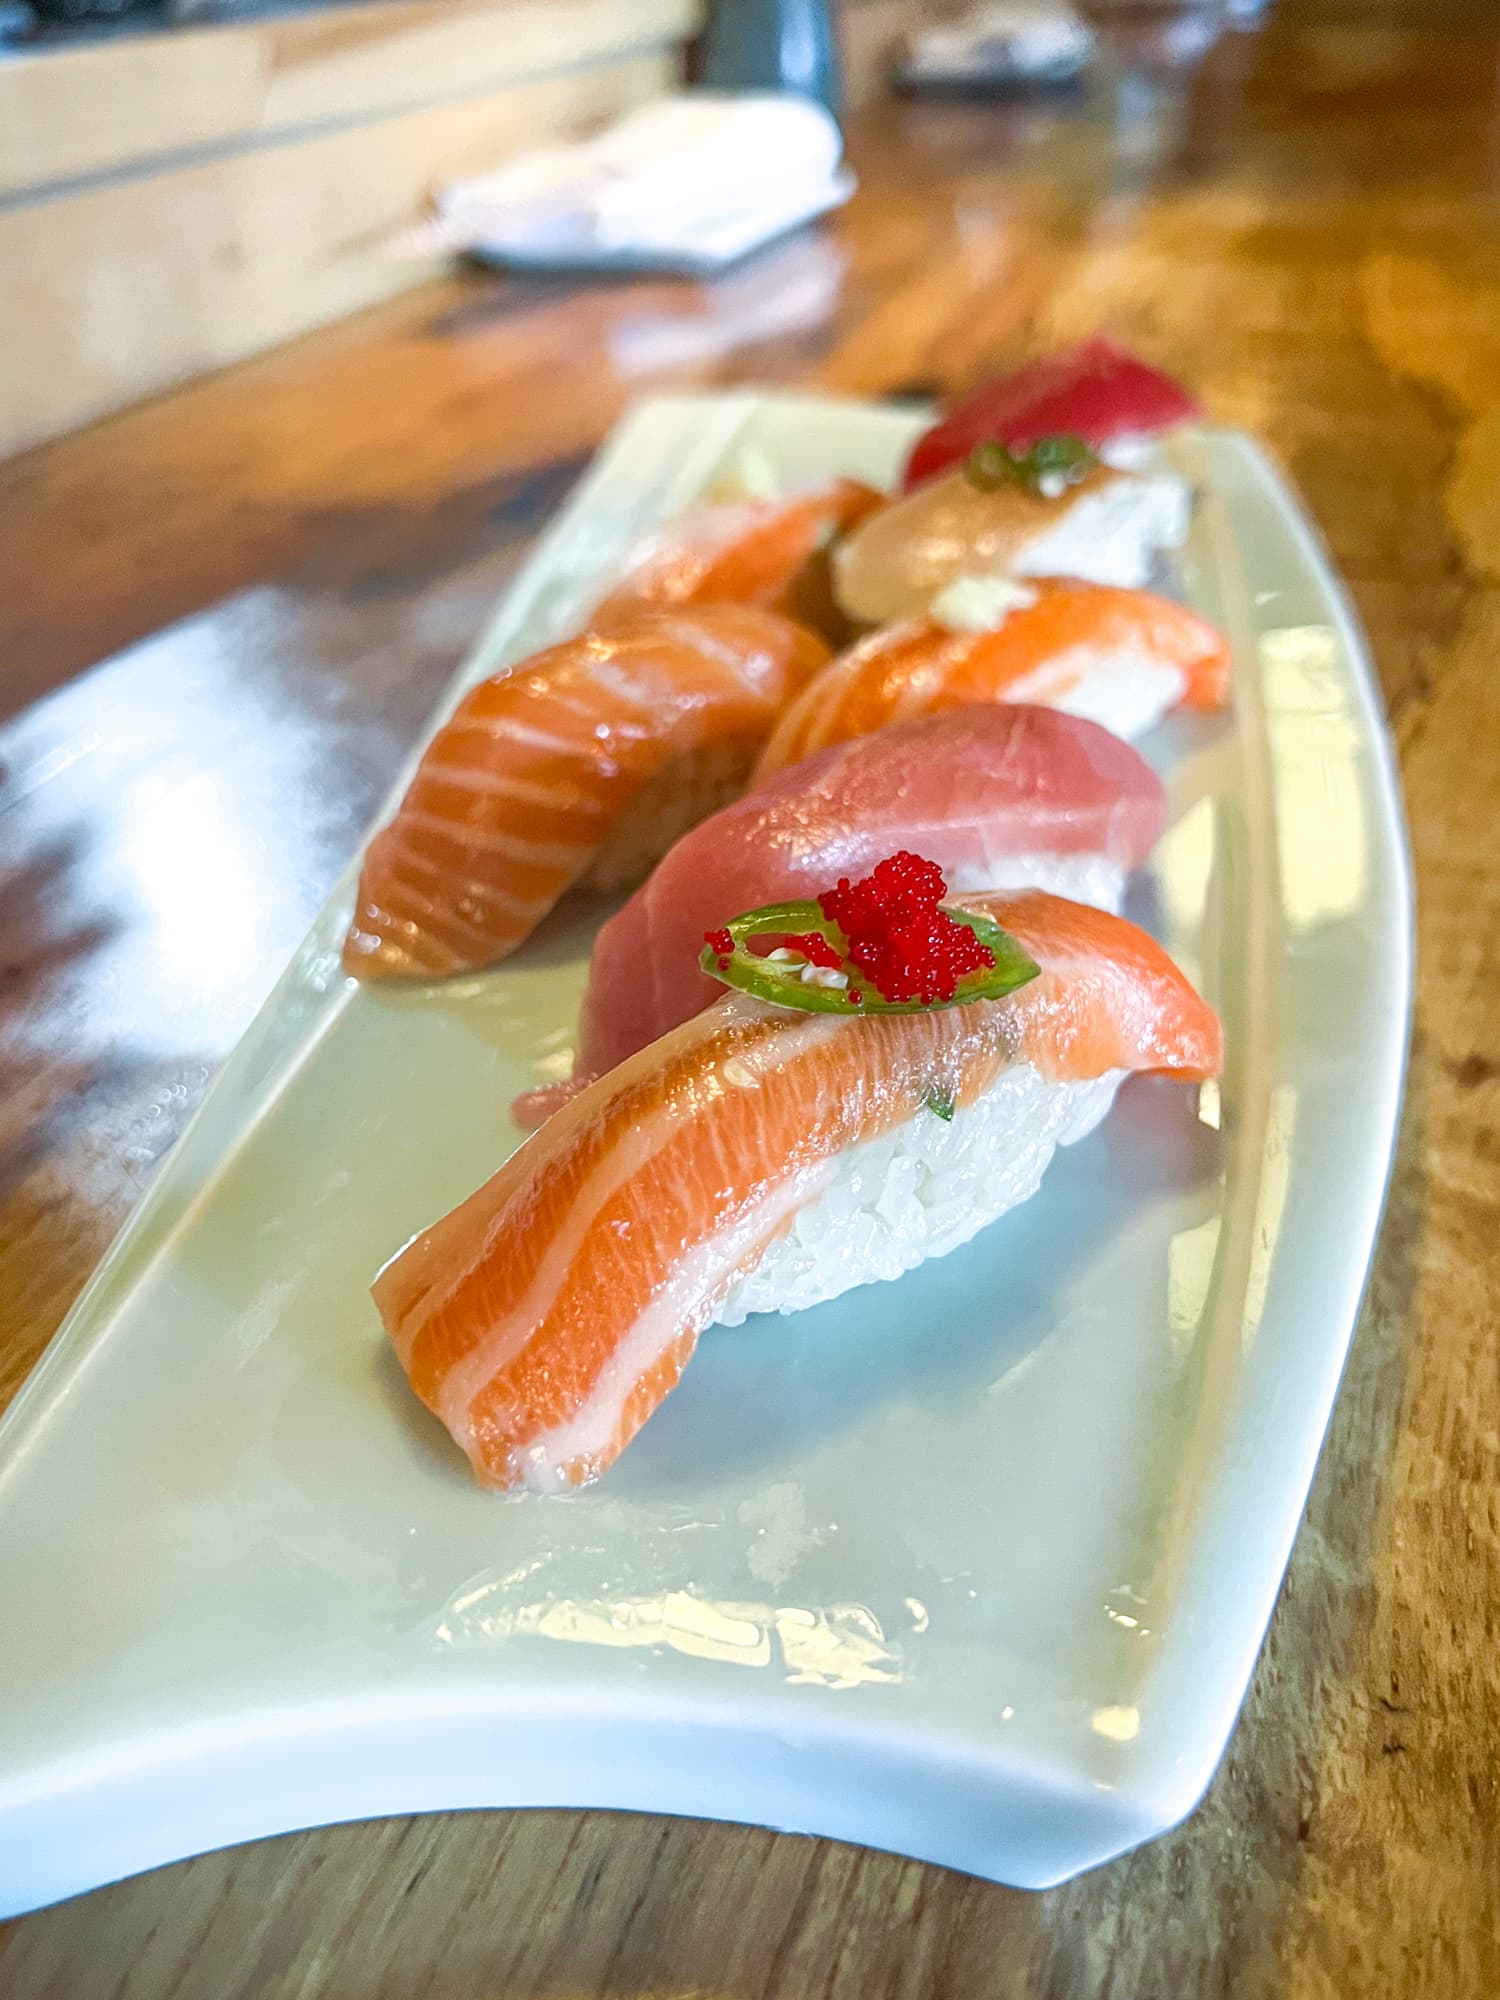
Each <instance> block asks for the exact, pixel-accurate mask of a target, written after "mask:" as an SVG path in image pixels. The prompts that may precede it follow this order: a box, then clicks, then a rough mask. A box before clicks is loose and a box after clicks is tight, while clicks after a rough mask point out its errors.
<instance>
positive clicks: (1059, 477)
mask: <svg viewBox="0 0 1500 2000" xmlns="http://www.w3.org/2000/svg"><path fill="white" fill-rule="evenodd" d="M1098 463H1099V455H1098V453H1097V452H1095V451H1091V450H1090V448H1089V447H1088V446H1087V445H1086V444H1085V443H1084V441H1083V439H1082V438H1080V437H1044V438H1038V439H1037V441H1036V443H1035V444H1034V445H1033V446H1032V447H1031V449H1030V450H1029V451H1011V450H1010V449H1009V447H1008V446H1006V445H1003V444H1001V442H1000V440H999V439H998V438H992V439H990V441H989V442H988V443H987V444H976V445H975V447H974V449H973V450H972V451H971V452H970V453H969V456H968V458H967V459H966V460H965V461H964V478H965V479H967V480H968V482H969V484H970V485H971V486H977V487H978V488H979V490H980V492H981V493H997V492H999V490H1000V489H1001V488H1002V487H1004V486H1024V487H1025V488H1026V489H1027V490H1028V492H1031V493H1037V494H1040V495H1041V497H1042V498H1043V499H1044V500H1059V499H1061V497H1062V496H1063V494H1064V493H1065V492H1066V491H1067V490H1068V488H1069V487H1070V486H1077V485H1078V483H1079V482H1080V480H1083V479H1086V478H1087V477H1088V475H1089V474H1090V473H1091V472H1092V471H1093V469H1094V467H1095V466H1096V465H1097V464H1098Z"/></svg>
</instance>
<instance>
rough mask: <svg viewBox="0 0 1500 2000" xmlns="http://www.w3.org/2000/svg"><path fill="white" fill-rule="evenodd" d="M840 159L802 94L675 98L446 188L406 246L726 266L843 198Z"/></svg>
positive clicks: (551, 259)
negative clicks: (429, 219) (594, 132)
mask: <svg viewBox="0 0 1500 2000" xmlns="http://www.w3.org/2000/svg"><path fill="white" fill-rule="evenodd" d="M842 152H843V141H842V138H841V135H840V133H839V128H838V126H837V124H836V123H835V122H834V120H833V118H832V117H831V116H830V115H829V113H828V112H827V111H825V110H824V108H823V107H822V105H820V104H815V103H813V102H812V100H811V99H809V98H804V97H793V96H780V95H773V94H758V95H750V96H743V97H742V96H721V95H718V94H715V93H712V92H708V91H691V92H684V93H682V94H681V95H677V96H672V97H664V98H660V99H658V100H657V101H656V102H655V103H652V104H647V105H643V106H642V107H641V108H640V109H639V110H638V111H632V112H629V113H628V114H627V115H626V116H625V117H624V118H622V119H620V120H619V121H618V123H616V124H614V125H612V126H610V127H609V128H608V129H607V130H605V131H603V132H600V133H598V134H597V135H596V136H594V137H593V138H590V139H583V140H580V141H578V142H577V143H576V144H574V145H570V146H548V147H543V148H540V149H538V150H537V151H535V152H531V153H524V154H522V155H521V156H520V157H519V158H518V159H515V160H511V161H509V162H508V163H507V164H506V165H505V166H503V167H498V168H496V169H495V171H494V172H493V173H489V174H482V175H480V176H478V177H477V178H475V179H473V180H468V181H458V182H455V183H454V184H453V185H452V186H450V187H446V188H444V189H443V190H442V191H441V192H440V193H439V195H438V197H437V200H436V203H435V208H436V214H435V217H434V219H433V221H432V222H431V223H430V224H429V225H427V226H426V228H425V229H424V230H422V231H420V232H418V233H417V237H416V239H415V240H412V239H408V241H407V243H406V245H405V247H408V248H415V249H420V250H422V251H424V252H426V251H430V250H432V249H435V248H445V249H450V250H466V251H471V252H473V253H474V254H476V255H479V256H487V257H494V258H497V259H501V260H503V261H506V262H511V263H524V264H528V265H567V264H577V263H586V264H601V263H602V264H609V263H628V264H632V265H641V264H646V265H656V264H662V265H668V266H672V267H682V266H689V267H702V266H705V265H708V266H711V265H715V264H719V263H726V262H729V261H730V260H731V259H733V258H735V257H739V256H743V255H744V254H745V253H746V252H747V251H749V250H753V249H754V248H755V247H756V246H757V244H759V243H763V242H769V241H770V239H771V238H772V237H773V236H778V235H780V234H781V233H782V232H783V231H784V230H786V229H790V228H792V227H793V226H794V225H795V224H797V223H798V222H802V221H805V220H807V219H808V218H810V217H811V216H814V215H820V214H822V213H824V212H825V211H826V210H827V209H830V208H834V207H836V206H837V205H838V204H839V203H840V202H842V201H846V200H847V199H848V197H849V195H850V194H851V193H852V191H853V187H854V182H853V178H852V176H851V175H849V174H848V173H846V172H844V171H843V170H842V168H841V165H840V161H841V156H842Z"/></svg>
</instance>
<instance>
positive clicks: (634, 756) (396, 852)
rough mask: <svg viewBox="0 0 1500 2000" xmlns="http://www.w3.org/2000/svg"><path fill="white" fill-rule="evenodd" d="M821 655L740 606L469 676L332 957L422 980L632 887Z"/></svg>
mask: <svg viewBox="0 0 1500 2000" xmlns="http://www.w3.org/2000/svg"><path fill="white" fill-rule="evenodd" d="M827 657H828V649H827V648H826V647H825V646H824V645H823V643H822V641H821V640H819V639H817V638H815V637H814V636H813V635H812V634H811V633H810V632H807V631H804V630H803V629H802V628H801V627H800V626H798V625H795V624H793V623H792V622H791V621H790V620H788V619H785V618H781V617H778V616H777V615H776V614H775V613H773V612H770V611H762V610H757V609H754V608H752V607H750V606H737V605H728V604H723V605H704V606H699V607H697V608H695V609H688V610H683V611H675V612H674V611H647V612H638V613H637V614H635V616H634V617H632V618H630V619H628V620H623V621H622V622H621V623H620V624H618V625H617V626H616V627H615V628H614V629H613V630H612V631H610V632H609V633H608V634H605V635H601V634H598V633H584V634H583V635H582V636H581V637H579V638H576V639H570V640H567V641H565V642H564V643H563V644H562V645H559V646H551V647H549V648H548V649H547V650H546V651H545V652H542V653H538V654H536V655H535V656H534V657H533V658H531V659H530V660H527V661H525V662H523V663H522V664H521V665H519V666H517V667H514V668H512V669H510V670H509V671H508V672H506V673H503V674H497V675H495V676H494V678H493V679H491V680H487V681H484V682H482V683H481V684H480V686H478V687H477V688H475V689H473V690H472V691H471V692H470V693H469V694H467V695H466V696H465V697H464V699H463V701H462V702H460V704H459V706H458V708H457V710H456V711H455V713H454V715H453V716H452V718H451V719H450V720H449V721H448V722H446V723H444V724H443V726H442V728H441V729H439V730H438V732H437V735H436V736H435V737H434V738H433V740H432V742H431V743H430V744H429V745H428V747H427V750H426V752H425V754H424V755H423V758H422V761H421V763H420V765H419V766H418V768H417V774H416V776H415V777H414V778H413V780H412V782H411V785H410V788H409V789H408V791H407V793H406V796H405V797H404V798H403V799H402V801H401V803H400V805H399V806H398V807H397V809H396V816H395V818H394V819H393V820H392V821H391V823H390V824H389V826H387V827H385V828H384V829H383V830H382V831H381V832H379V833H378V834H376V836H375V838H374V839H373V840H372V841H371V843H370V846H369V849H368V851H367V853H366V855H365V860H364V866H363V869H362V870H361V873H360V879H359V889H358V893H357V896H356V900H355V908H354V919H353V922H352V923H351V925H350V927H349V934H348V937H347V938H346V940H345V944H344V965H345V968H346V969H347V970H348V971H350V972H352V973H354V974H356V975H357V976H358V977H359V978H361V979H393V978H420V979H433V978H438V977H440V976H443V975H445V974H448V973H453V972H462V971H471V970H474V969H475V968H477V967H480V966H485V965H492V964H494V963H495V962H496V960H498V959H501V958H504V957H505V956H506V955H507V953H509V952H512V951H514V950H515V948H516V946H517V945H519V944H520V943H521V942H522V941H523V940H524V939H525V938H526V937H527V936H528V935H529V934H530V933H531V931H532V930H533V929H534V928H535V927H536V925H537V924H538V923H539V922H540V921H541V919H542V918H543V917H544V916H545V915H546V913H547V912H548V910H550V909H551V908H552V906H553V904H554V903H556V902H557V900H558V898H559V897H560V896H561V895H562V894H563V892H564V890H566V889H567V888H569V887H570V886H571V885H572V884H573V883H574V882H577V881H579V880H581V879H584V878H587V879H588V880H590V881H591V882H594V883H596V884H598V885H599V886H614V885H619V886H624V885H625V884H627V883H629V882H634V881H639V880H640V879H641V877H642V876H643V875H644V874H645V873H646V871H647V870H648V869H649V868H650V867H651V865H652V863H653V862H654V861H656V860H657V858H658V857H659V856H660V855H661V854H663V853H665V852H666V850H667V848H668V847H670V846H671V844H672V842H673V841H674V840H675V839H676V837H677V835H678V834H680V833H682V832H683V831H685V829H686V828H687V827H688V826H690V825H692V824H693V823H694V821H696V820H698V819H701V818H702V817H703V816H704V815H705V814H706V813H709V812H712V811H714V810H715V809H716V808H717V807H718V806H720V805H722V804H723V803H724V801H725V799H726V798H729V797H732V796H733V795H734V793H735V792H737V791H738V790H739V789H740V788H741V786H742V785H743V783H744V779H745V776H746V774H747V773H748V771H749V769H750V766H751V765H752V763H753V762H754V759H755V756H756V753H757V751H758V750H759V749H760V747H761V745H762V743H763V742H764V740H765V737H766V734H767V732H768V731H769V729H770V727H771V725H772V723H773V722H774V721H775V719H776V717H777V715H778V714H779V713H780V711H781V709H782V707H783V706H784V705H785V703H786V701H787V700H788V699H789V698H790V697H791V696H792V695H794V694H796V693H797V691H798V690H799V689H800V688H801V686H802V685H803V683H804V682H805V681H806V680H807V679H808V677H809V676H810V675H811V674H812V673H813V672H814V670H815V669H816V668H817V667H819V666H821V665H822V664H823V662H824V661H825V660H826V659H827Z"/></svg>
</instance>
